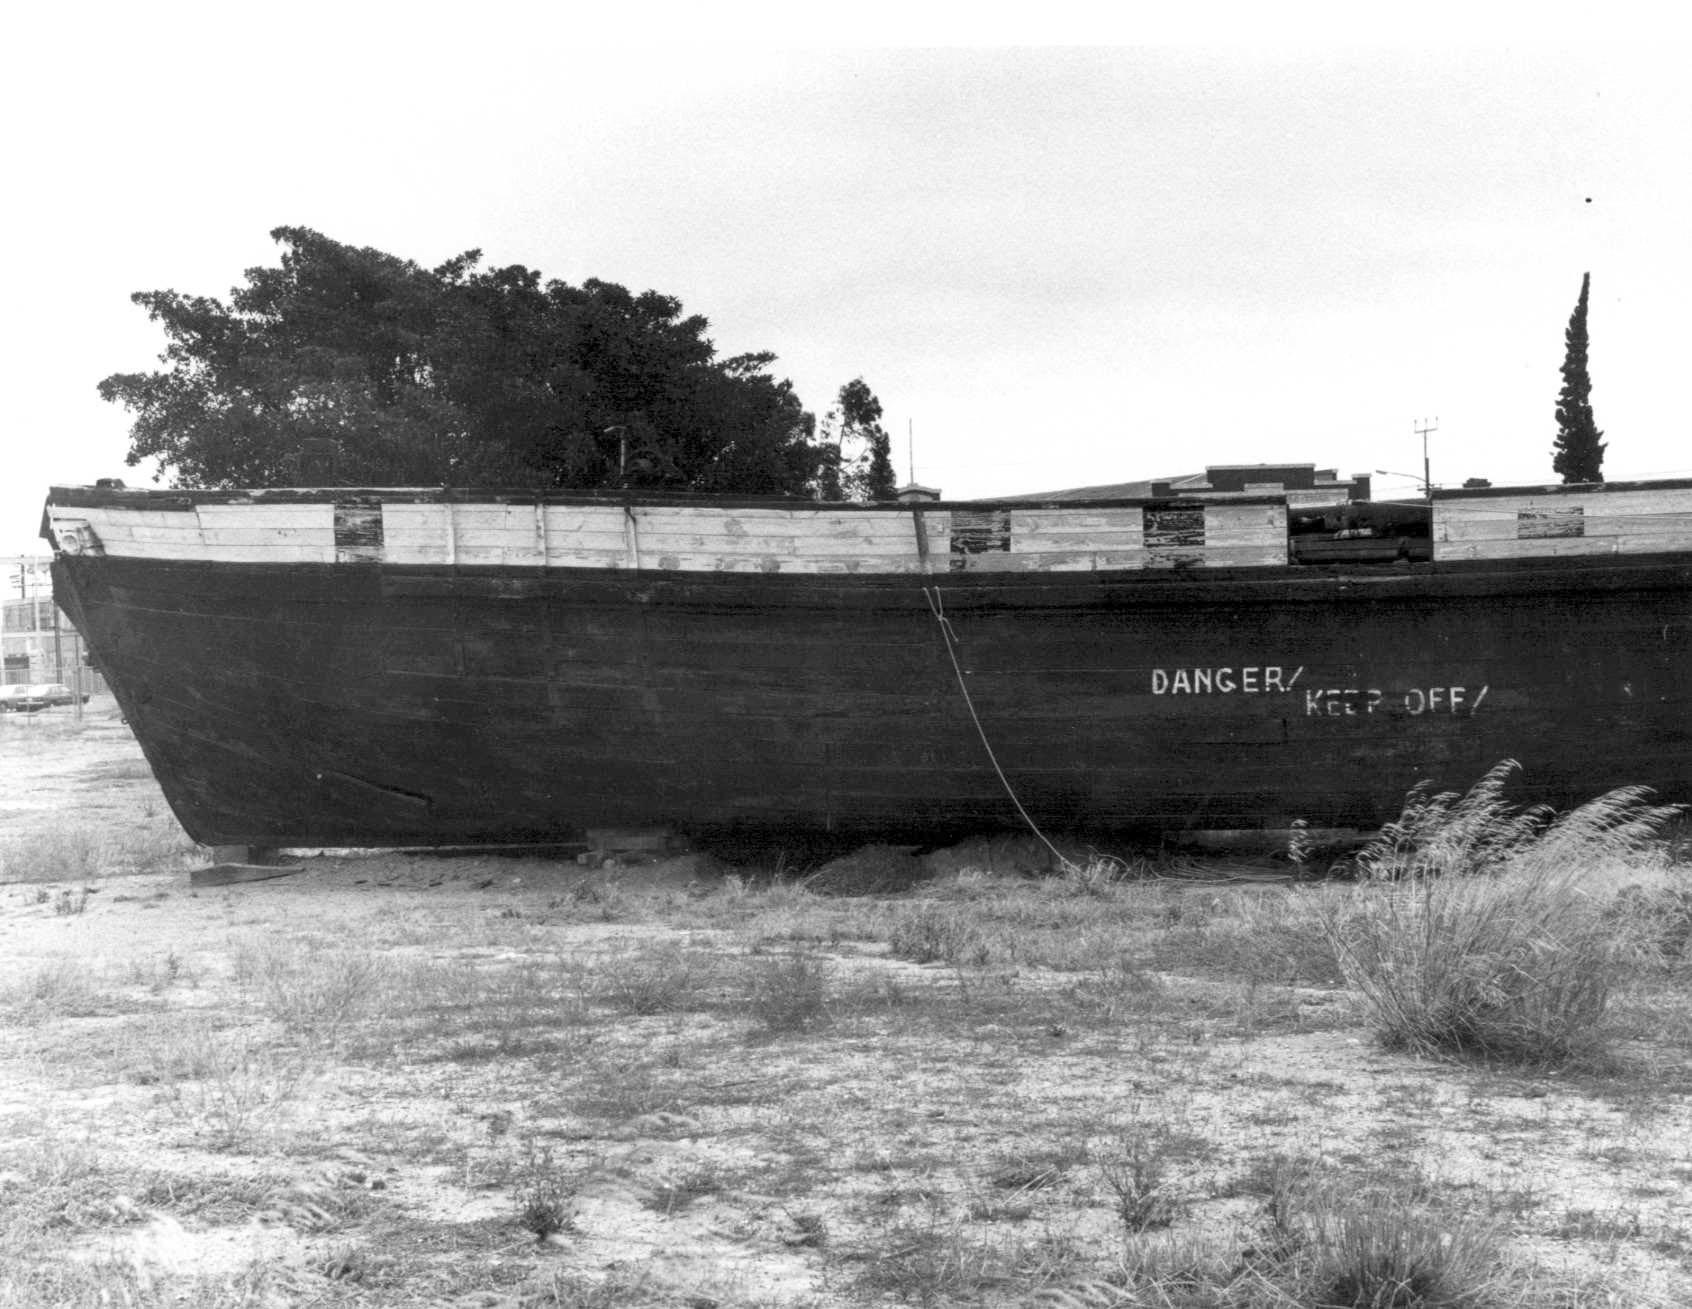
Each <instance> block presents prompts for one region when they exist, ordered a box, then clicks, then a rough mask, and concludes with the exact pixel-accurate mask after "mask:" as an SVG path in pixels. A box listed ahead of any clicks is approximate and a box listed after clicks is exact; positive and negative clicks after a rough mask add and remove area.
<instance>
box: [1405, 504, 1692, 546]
mask: <svg viewBox="0 0 1692 1309" xmlns="http://www.w3.org/2000/svg"><path fill="white" fill-rule="evenodd" d="M1433 538H1434V557H1435V558H1436V559H1447V560H1454V559H1531V558H1560V557H1566V556H1569V555H1602V554H1648V553H1652V552H1655V551H1660V550H1688V549H1692V488H1684V487H1677V488H1669V489H1662V490H1615V491H1603V490H1590V491H1578V492H1555V491H1541V492H1525V491H1524V492H1517V493H1511V494H1506V495H1498V496H1479V497H1468V496H1465V497H1463V498H1461V499H1454V500H1444V501H1441V500H1436V501H1435V502H1434V509H1433Z"/></svg>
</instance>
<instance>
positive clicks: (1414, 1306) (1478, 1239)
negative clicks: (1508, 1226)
mask: <svg viewBox="0 0 1692 1309" xmlns="http://www.w3.org/2000/svg"><path fill="white" fill-rule="evenodd" d="M1305 1239H1306V1240H1307V1241H1308V1242H1309V1245H1308V1248H1307V1256H1308V1260H1309V1263H1308V1269H1309V1271H1308V1274H1307V1276H1308V1279H1309V1281H1308V1291H1307V1293H1306V1294H1307V1297H1308V1298H1307V1299H1305V1301H1304V1302H1305V1303H1308V1304H1313V1305H1321V1306H1323V1309H1469V1307H1471V1306H1472V1307H1474V1309H1479V1306H1482V1305H1493V1304H1497V1303H1498V1298H1499V1292H1500V1286H1499V1279H1500V1271H1499V1270H1500V1268H1501V1262H1502V1261H1501V1259H1500V1249H1499V1238H1498V1234H1497V1233H1496V1231H1494V1229H1493V1228H1492V1227H1491V1226H1490V1225H1488V1224H1487V1223H1486V1222H1484V1221H1482V1220H1479V1219H1475V1218H1472V1217H1467V1216H1464V1215H1438V1214H1435V1213H1433V1212H1431V1211H1429V1210H1427V1209H1425V1208H1421V1207H1419V1206H1416V1205H1413V1204H1408V1203H1406V1202H1404V1201H1401V1200H1395V1199H1393V1198H1391V1197H1388V1196H1379V1195H1374V1196H1371V1195H1364V1196H1356V1195H1350V1196H1347V1197H1346V1198H1345V1201H1344V1203H1343V1204H1338V1203H1332V1204H1329V1205H1327V1206H1323V1207H1320V1208H1318V1210H1317V1211H1316V1212H1315V1213H1314V1214H1312V1215H1311V1216H1310V1221H1309V1222H1308V1223H1307V1225H1306V1229H1305Z"/></svg>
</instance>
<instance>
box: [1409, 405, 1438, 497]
mask: <svg viewBox="0 0 1692 1309" xmlns="http://www.w3.org/2000/svg"><path fill="white" fill-rule="evenodd" d="M1416 424H1417V425H1416V426H1415V427H1414V428H1413V429H1412V430H1413V431H1414V432H1415V433H1416V434H1417V435H1418V436H1420V437H1421V438H1422V494H1423V495H1424V496H1426V497H1427V501H1428V504H1429V505H1430V506H1432V504H1433V501H1434V484H1433V471H1432V467H1431V465H1430V464H1429V463H1428V433H1429V432H1437V431H1439V415H1438V414H1435V415H1434V416H1433V418H1432V419H1427V418H1418V419H1417V420H1416Z"/></svg>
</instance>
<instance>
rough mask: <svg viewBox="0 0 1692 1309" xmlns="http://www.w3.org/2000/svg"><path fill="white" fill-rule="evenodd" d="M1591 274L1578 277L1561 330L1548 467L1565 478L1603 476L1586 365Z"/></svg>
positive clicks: (1601, 446) (1596, 478) (1593, 479)
mask: <svg viewBox="0 0 1692 1309" xmlns="http://www.w3.org/2000/svg"><path fill="white" fill-rule="evenodd" d="M1591 287H1592V274H1591V273H1583V274H1582V275H1581V279H1580V299H1578V300H1576V301H1575V307H1574V312H1573V313H1572V314H1570V315H1569V326H1568V330H1567V331H1566V332H1565V333H1564V334H1563V340H1564V342H1565V349H1564V352H1563V389H1562V391H1561V392H1560V393H1559V394H1558V396H1557V439H1556V441H1555V442H1554V443H1553V445H1552V452H1553V453H1552V460H1551V467H1552V468H1553V469H1554V470H1555V471H1556V472H1557V473H1558V474H1559V475H1560V476H1561V477H1562V479H1563V481H1565V482H1602V481H1603V480H1604V473H1603V471H1602V470H1603V466H1604V442H1603V441H1602V440H1601V439H1600V438H1601V437H1602V436H1603V435H1604V433H1603V432H1601V431H1599V430H1598V424H1597V422H1596V420H1594V418H1593V416H1592V377H1591V374H1590V373H1589V372H1588V371H1587V366H1586V350H1587V339H1586V304H1587V294H1588V292H1589V291H1590V290H1591Z"/></svg>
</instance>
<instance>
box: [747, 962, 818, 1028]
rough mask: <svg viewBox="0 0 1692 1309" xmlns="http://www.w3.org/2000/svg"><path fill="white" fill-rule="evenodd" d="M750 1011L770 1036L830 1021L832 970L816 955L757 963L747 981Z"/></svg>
mask: <svg viewBox="0 0 1692 1309" xmlns="http://www.w3.org/2000/svg"><path fill="white" fill-rule="evenodd" d="M747 1001H748V1004H747V1007H748V1010H749V1011H750V1013H751V1015H752V1017H754V1018H755V1019H757V1020H758V1022H759V1023H760V1024H761V1025H762V1026H763V1028H764V1029H765V1030H766V1031H769V1032H772V1033H774V1032H799V1031H804V1030H806V1029H808V1028H812V1027H818V1026H820V1025H822V1024H823V1023H825V1022H827V1021H828V1017H829V967H828V963H827V961H826V960H824V959H822V958H821V957H820V956H818V955H814V954H789V955H781V956H777V957H774V958H767V959H761V960H758V961H757V962H756V964H755V966H754V967H753V968H752V970H751V973H750V976H749V979H748V995H747Z"/></svg>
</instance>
